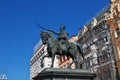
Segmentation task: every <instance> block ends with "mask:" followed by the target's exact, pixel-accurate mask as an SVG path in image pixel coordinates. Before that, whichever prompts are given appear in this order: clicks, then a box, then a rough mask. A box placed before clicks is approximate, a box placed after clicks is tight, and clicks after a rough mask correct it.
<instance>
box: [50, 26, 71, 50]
mask: <svg viewBox="0 0 120 80" xmlns="http://www.w3.org/2000/svg"><path fill="white" fill-rule="evenodd" d="M49 31H51V32H53V33H54V34H56V35H58V40H59V45H60V50H62V51H67V49H68V46H69V45H68V44H69V43H68V33H67V32H66V31H65V26H63V25H60V32H56V31H54V30H49Z"/></svg>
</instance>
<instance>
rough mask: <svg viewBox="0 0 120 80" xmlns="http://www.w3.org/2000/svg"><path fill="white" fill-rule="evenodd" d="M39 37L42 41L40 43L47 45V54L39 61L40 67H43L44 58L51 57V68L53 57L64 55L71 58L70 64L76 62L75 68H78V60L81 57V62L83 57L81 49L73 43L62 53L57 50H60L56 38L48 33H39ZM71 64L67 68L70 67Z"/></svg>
mask: <svg viewBox="0 0 120 80" xmlns="http://www.w3.org/2000/svg"><path fill="white" fill-rule="evenodd" d="M40 37H41V39H42V43H43V44H45V45H46V44H47V51H48V54H47V55H45V56H44V57H43V58H42V60H41V66H42V67H43V59H44V58H45V57H52V65H51V67H53V62H54V59H55V55H66V56H67V57H71V58H72V60H73V62H72V63H71V64H73V63H75V62H77V64H78V66H77V68H80V59H81V57H82V59H81V60H83V59H84V56H83V52H82V50H81V47H80V46H79V45H78V44H74V43H70V42H69V48H68V49H67V51H66V52H64V53H63V52H62V51H61V50H59V49H60V48H59V47H60V43H59V41H58V40H57V39H56V38H54V37H53V35H51V33H50V32H41V34H40ZM60 51H61V52H62V53H61V52H60ZM80 56H81V57H80ZM71 64H70V66H69V67H71Z"/></svg>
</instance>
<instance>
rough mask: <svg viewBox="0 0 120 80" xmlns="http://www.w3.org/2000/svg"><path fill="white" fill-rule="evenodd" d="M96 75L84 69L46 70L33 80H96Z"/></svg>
mask: <svg viewBox="0 0 120 80" xmlns="http://www.w3.org/2000/svg"><path fill="white" fill-rule="evenodd" d="M95 77H96V75H95V74H94V73H92V72H90V71H88V70H83V69H61V68H46V69H44V70H42V71H41V72H40V73H39V74H38V75H37V76H36V77H34V78H33V80H94V78H95Z"/></svg>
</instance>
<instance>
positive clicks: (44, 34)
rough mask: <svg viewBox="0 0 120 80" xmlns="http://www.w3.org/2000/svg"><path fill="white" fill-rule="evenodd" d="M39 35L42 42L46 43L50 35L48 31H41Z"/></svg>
mask: <svg viewBox="0 0 120 80" xmlns="http://www.w3.org/2000/svg"><path fill="white" fill-rule="evenodd" d="M40 37H41V39H42V43H43V44H47V41H48V38H49V37H50V33H49V32H41V33H40Z"/></svg>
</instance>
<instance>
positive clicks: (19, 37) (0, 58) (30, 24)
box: [0, 0, 110, 80]
mask: <svg viewBox="0 0 120 80" xmlns="http://www.w3.org/2000/svg"><path fill="white" fill-rule="evenodd" d="M109 1H110V0H0V74H3V73H4V74H7V76H8V80H29V74H30V58H31V57H32V55H33V49H34V46H35V45H36V44H37V43H38V41H39V39H40V36H39V34H40V31H41V29H40V28H39V27H37V25H36V23H37V22H38V23H39V24H40V25H41V26H44V27H46V28H48V29H54V30H56V31H59V26H60V25H61V24H63V25H65V26H66V31H67V32H68V33H69V35H70V36H72V35H76V34H78V30H79V29H81V27H82V26H83V25H85V24H86V23H87V22H89V21H90V20H91V19H92V18H93V17H94V16H96V14H97V13H99V12H100V11H101V10H103V8H104V7H105V6H106V5H107V4H108V3H109Z"/></svg>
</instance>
